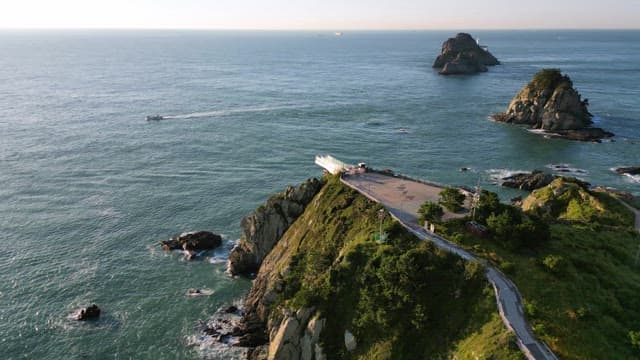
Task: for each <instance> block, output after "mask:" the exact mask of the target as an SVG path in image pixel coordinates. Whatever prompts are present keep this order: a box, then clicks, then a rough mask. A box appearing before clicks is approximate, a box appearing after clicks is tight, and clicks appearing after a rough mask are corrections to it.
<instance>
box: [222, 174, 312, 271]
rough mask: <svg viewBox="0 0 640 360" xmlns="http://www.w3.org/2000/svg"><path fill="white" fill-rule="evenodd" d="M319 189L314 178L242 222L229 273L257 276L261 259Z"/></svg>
mask: <svg viewBox="0 0 640 360" xmlns="http://www.w3.org/2000/svg"><path fill="white" fill-rule="evenodd" d="M321 187H322V183H321V182H320V181H319V180H318V179H315V178H313V179H309V180H307V181H306V182H305V183H303V184H302V185H300V186H298V187H292V186H290V187H288V188H287V189H286V190H285V191H284V192H283V193H279V194H276V195H274V196H272V197H271V198H269V200H267V203H266V204H265V205H263V206H260V207H259V208H258V209H256V210H255V211H254V212H253V213H252V214H251V215H249V216H247V217H245V218H244V219H242V221H241V223H240V226H241V228H242V238H241V239H240V241H239V243H238V245H236V247H234V248H233V250H231V253H230V254H229V262H228V271H229V272H230V273H231V274H233V275H236V274H244V275H249V274H252V273H256V272H257V271H258V268H259V267H260V264H261V263H262V260H263V259H264V257H265V256H266V255H267V254H268V253H269V252H270V251H271V249H272V248H273V246H274V245H275V244H276V243H277V242H278V240H279V239H280V237H281V236H282V234H284V232H285V231H286V230H287V229H288V228H289V226H291V224H293V222H294V221H295V220H296V219H297V218H298V216H300V215H301V214H302V213H303V212H304V209H305V207H306V206H307V204H308V203H309V202H310V201H311V199H313V197H314V196H315V195H316V194H317V193H318V191H320V188H321Z"/></svg>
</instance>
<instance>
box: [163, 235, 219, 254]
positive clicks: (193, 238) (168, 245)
mask: <svg viewBox="0 0 640 360" xmlns="http://www.w3.org/2000/svg"><path fill="white" fill-rule="evenodd" d="M220 245H222V237H221V236H220V235H218V234H214V233H212V232H208V231H194V232H188V233H183V234H181V235H180V236H176V237H173V238H171V239H169V240H165V241H163V242H161V243H160V246H162V248H163V249H165V250H167V251H169V250H184V251H186V252H187V253H191V252H193V251H200V250H210V249H215V248H217V247H218V246H220Z"/></svg>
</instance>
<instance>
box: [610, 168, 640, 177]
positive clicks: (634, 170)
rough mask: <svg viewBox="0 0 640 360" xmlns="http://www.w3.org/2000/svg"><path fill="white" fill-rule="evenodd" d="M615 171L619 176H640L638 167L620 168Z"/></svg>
mask: <svg viewBox="0 0 640 360" xmlns="http://www.w3.org/2000/svg"><path fill="white" fill-rule="evenodd" d="M615 171H616V173H618V174H620V175H625V174H627V175H640V166H629V167H620V168H617V169H616V170H615Z"/></svg>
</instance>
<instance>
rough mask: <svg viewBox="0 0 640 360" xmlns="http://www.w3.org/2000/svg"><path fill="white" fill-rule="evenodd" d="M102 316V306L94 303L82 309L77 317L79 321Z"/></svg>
mask: <svg viewBox="0 0 640 360" xmlns="http://www.w3.org/2000/svg"><path fill="white" fill-rule="evenodd" d="M99 317H100V308H99V307H98V305H96V304H93V305H91V306H88V307H86V308H84V309H80V311H79V312H78V313H77V315H76V319H77V320H79V321H84V320H89V319H96V318H99Z"/></svg>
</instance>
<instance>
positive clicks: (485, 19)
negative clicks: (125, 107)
mask: <svg viewBox="0 0 640 360" xmlns="http://www.w3.org/2000/svg"><path fill="white" fill-rule="evenodd" d="M0 27H1V28H193V29H207V28H210V29H327V30H352V29H505V28H518V29H530V28H535V29H543V28H555V29H560V28H640V0H607V1H602V0H598V1H596V0H537V1H514V0H485V1H482V0H476V1H474V0H449V1H447V0H437V1H432V0H405V1H402V0H369V1H365V0H289V1H284V0H0Z"/></svg>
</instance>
